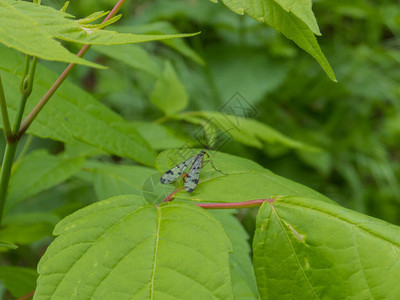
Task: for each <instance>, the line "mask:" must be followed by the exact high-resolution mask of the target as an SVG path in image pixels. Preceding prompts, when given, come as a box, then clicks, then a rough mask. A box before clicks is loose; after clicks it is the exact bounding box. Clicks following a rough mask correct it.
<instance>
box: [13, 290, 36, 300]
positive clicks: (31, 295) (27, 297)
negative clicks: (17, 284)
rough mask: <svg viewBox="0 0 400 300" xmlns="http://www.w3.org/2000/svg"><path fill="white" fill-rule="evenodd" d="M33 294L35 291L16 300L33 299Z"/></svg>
mask: <svg viewBox="0 0 400 300" xmlns="http://www.w3.org/2000/svg"><path fill="white" fill-rule="evenodd" d="M34 294H35V290H33V291H32V292H29V293H28V294H26V295H24V296H22V297H20V298H18V299H17V300H27V299H30V298H32V297H33V295H34Z"/></svg>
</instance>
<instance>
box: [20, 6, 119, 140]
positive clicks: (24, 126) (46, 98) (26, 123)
mask: <svg viewBox="0 0 400 300" xmlns="http://www.w3.org/2000/svg"><path fill="white" fill-rule="evenodd" d="M125 2H126V0H119V1H118V2H117V4H115V6H114V8H113V9H112V10H111V11H110V13H109V14H108V15H107V17H105V19H104V20H103V22H102V23H104V22H107V21H108V20H109V19H111V18H112V17H114V16H115V15H116V14H117V12H118V11H119V10H120V9H121V7H122V5H124V3H125ZM89 48H90V45H84V46H83V47H82V49H81V50H80V51H79V53H78V54H77V55H76V56H78V57H82V56H84V55H85V53H86V52H87V51H88V50H89ZM74 66H75V64H73V63H71V64H69V65H68V66H67V67H66V68H65V70H64V72H62V74H61V75H60V76H59V77H58V78H57V80H56V81H55V82H54V84H53V85H52V87H51V88H50V89H49V90H48V91H47V93H46V94H45V95H44V96H43V97H42V99H41V100H40V101H39V103H38V104H36V106H35V107H34V108H33V109H32V111H31V112H30V113H29V114H28V115H27V116H26V118H25V119H24V121H23V122H22V123H21V126H20V128H19V132H18V138H21V136H22V135H23V134H24V133H25V132H26V131H27V130H28V128H29V126H30V125H31V124H32V122H33V120H35V118H36V116H37V115H38V114H39V112H40V111H41V110H42V109H43V107H44V106H45V105H46V103H47V102H48V101H49V100H50V98H51V96H53V94H54V93H55V92H56V90H57V89H58V88H59V87H60V85H61V84H62V83H63V81H64V80H65V78H67V76H68V75H69V73H71V71H72V69H73V67H74Z"/></svg>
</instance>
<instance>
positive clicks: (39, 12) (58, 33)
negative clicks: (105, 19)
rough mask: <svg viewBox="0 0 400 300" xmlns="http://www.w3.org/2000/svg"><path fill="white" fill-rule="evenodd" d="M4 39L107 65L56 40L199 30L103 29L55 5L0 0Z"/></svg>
mask: <svg viewBox="0 0 400 300" xmlns="http://www.w3.org/2000/svg"><path fill="white" fill-rule="evenodd" d="M0 9H1V14H0V16H1V17H0V33H1V35H0V36H1V39H0V42H2V43H3V44H5V45H7V46H8V47H11V48H14V49H17V50H19V51H21V52H23V53H27V54H29V55H33V56H37V57H39V58H43V59H46V60H56V61H63V62H70V63H78V64H83V65H87V66H91V67H100V68H104V67H102V66H100V65H98V64H95V63H91V62H88V61H86V60H84V59H82V58H79V57H77V56H76V55H74V54H73V53H70V52H69V51H68V50H67V49H65V48H64V47H63V46H61V44H60V43H59V42H57V41H55V40H54V38H59V39H63V40H67V41H70V42H75V43H80V44H91V45H94V44H96V45H117V44H131V43H141V42H147V41H155V40H160V39H171V38H176V37H189V36H193V35H195V34H196V33H195V34H172V35H135V34H128V33H123V34H119V33H117V32H114V31H108V30H100V29H99V28H96V27H98V25H95V26H92V25H90V24H84V23H83V22H82V20H80V22H79V20H78V21H75V20H72V19H71V17H73V16H71V15H69V14H66V13H64V12H61V11H58V10H56V9H54V8H52V7H48V6H42V5H37V4H34V3H29V2H25V1H13V0H0Z"/></svg>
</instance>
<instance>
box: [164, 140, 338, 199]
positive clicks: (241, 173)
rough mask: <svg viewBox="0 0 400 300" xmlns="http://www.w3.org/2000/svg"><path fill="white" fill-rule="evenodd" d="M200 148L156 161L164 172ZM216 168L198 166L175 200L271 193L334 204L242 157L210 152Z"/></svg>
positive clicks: (171, 153)
mask: <svg viewBox="0 0 400 300" xmlns="http://www.w3.org/2000/svg"><path fill="white" fill-rule="evenodd" d="M200 150H201V149H187V148H186V149H180V150H168V151H164V152H162V153H161V154H160V155H159V156H158V157H157V160H156V167H157V169H158V170H159V171H160V173H164V172H165V171H167V170H168V169H170V168H171V167H173V166H174V165H176V164H178V163H180V162H182V161H183V160H184V159H185V158H188V157H190V156H192V155H194V154H198V153H200ZM207 153H208V154H209V155H210V159H211V160H212V162H213V164H214V165H215V167H216V168H217V169H219V170H221V171H222V172H223V173H225V174H221V173H219V172H217V171H215V170H214V169H213V167H212V166H211V164H210V163H209V164H206V165H205V166H203V168H202V169H201V173H200V181H199V184H198V185H197V187H196V189H195V190H194V191H193V192H192V193H186V192H185V191H183V190H182V191H179V192H178V193H176V194H175V195H174V197H175V199H184V200H192V201H196V202H198V201H204V202H242V201H249V200H255V199H266V198H269V197H271V196H273V195H290V196H303V197H308V198H312V199H318V200H321V201H327V202H329V203H334V202H333V201H332V200H330V199H328V198H327V197H325V196H323V195H321V194H320V193H318V192H316V191H314V190H312V189H310V188H308V187H306V186H304V185H301V184H299V183H296V182H293V181H291V180H289V179H286V178H284V177H281V176H278V175H276V174H274V173H272V172H271V171H269V170H267V169H265V168H263V167H262V166H260V165H258V164H257V163H255V162H253V161H250V160H248V159H245V158H240V157H237V156H233V155H229V154H226V153H222V152H216V151H209V150H207Z"/></svg>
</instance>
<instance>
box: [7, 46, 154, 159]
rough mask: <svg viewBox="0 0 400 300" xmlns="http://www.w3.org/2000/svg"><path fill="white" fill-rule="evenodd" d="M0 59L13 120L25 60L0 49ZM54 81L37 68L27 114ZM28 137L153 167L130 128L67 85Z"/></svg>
mask: <svg viewBox="0 0 400 300" xmlns="http://www.w3.org/2000/svg"><path fill="white" fill-rule="evenodd" d="M0 55H2V56H4V57H7V59H6V60H2V61H1V62H0V69H1V70H4V72H2V80H3V84H4V86H5V92H6V97H7V100H8V101H7V106H8V108H9V113H10V118H11V120H12V119H13V118H14V117H15V115H16V112H17V108H18V105H19V101H18V99H19V97H20V95H19V86H20V81H21V79H20V78H21V76H22V72H23V67H24V59H23V57H22V56H21V55H18V54H17V53H15V51H12V50H11V49H7V48H4V47H0ZM56 79H57V75H55V74H54V73H53V72H51V71H50V70H48V69H47V68H45V67H43V66H42V65H40V64H38V66H37V76H35V83H34V88H33V91H32V95H31V97H30V99H29V101H28V103H27V108H26V110H25V111H26V113H28V112H29V111H30V110H31V109H32V108H33V107H34V105H35V104H36V103H37V102H38V101H39V99H41V97H42V96H43V95H44V94H45V93H46V91H47V90H48V89H49V87H50V86H51V85H52V84H53V82H54V81H55V80H56ZM0 126H2V122H1V123H0ZM28 133H31V134H33V135H36V136H39V137H42V138H51V139H54V140H58V141H61V142H65V143H75V142H76V141H80V142H84V143H87V144H89V145H91V146H94V147H97V148H100V149H102V150H105V151H107V152H108V153H112V154H115V155H119V156H122V157H128V158H131V159H133V160H135V161H138V162H141V163H143V164H146V165H152V164H153V163H154V159H155V152H154V151H153V150H152V149H151V148H150V146H149V145H148V144H147V143H146V141H145V140H144V139H143V138H142V137H141V136H140V135H139V134H138V133H137V131H136V130H135V128H134V126H133V125H132V124H129V123H128V122H126V121H125V120H124V119H123V118H121V117H120V116H119V115H117V114H116V113H114V112H113V111H111V110H110V109H109V108H108V107H106V106H104V105H102V104H101V103H99V102H98V101H97V100H96V99H95V98H94V97H93V96H92V95H90V94H89V93H87V92H85V91H84V90H82V89H81V88H79V87H77V86H76V85H74V84H72V83H70V82H68V81H65V82H64V83H63V84H62V86H61V87H60V88H59V89H58V90H57V92H56V93H55V94H54V95H53V97H52V99H51V100H50V101H49V103H48V104H47V105H46V107H45V108H44V109H43V110H42V111H41V112H40V114H39V115H38V117H37V119H36V120H35V121H34V122H33V123H32V126H31V127H30V128H29V129H28Z"/></svg>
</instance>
